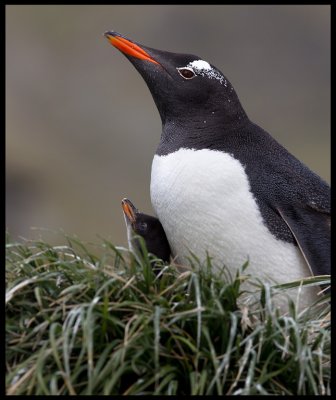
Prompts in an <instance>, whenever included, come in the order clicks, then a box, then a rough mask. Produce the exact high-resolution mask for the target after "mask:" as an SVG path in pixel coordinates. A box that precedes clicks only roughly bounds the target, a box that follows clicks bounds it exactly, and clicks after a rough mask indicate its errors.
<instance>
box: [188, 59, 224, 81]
mask: <svg viewBox="0 0 336 400" xmlns="http://www.w3.org/2000/svg"><path fill="white" fill-rule="evenodd" d="M187 67H188V68H192V69H193V70H194V71H195V73H196V74H198V75H201V76H206V77H207V78H209V79H217V80H218V81H219V83H220V84H221V85H224V86H227V81H226V79H225V78H224V76H223V75H222V74H221V73H220V72H218V71H216V70H215V69H214V68H212V66H211V65H210V64H209V63H208V62H207V61H204V60H194V61H192V62H190V63H189V64H188V65H187Z"/></svg>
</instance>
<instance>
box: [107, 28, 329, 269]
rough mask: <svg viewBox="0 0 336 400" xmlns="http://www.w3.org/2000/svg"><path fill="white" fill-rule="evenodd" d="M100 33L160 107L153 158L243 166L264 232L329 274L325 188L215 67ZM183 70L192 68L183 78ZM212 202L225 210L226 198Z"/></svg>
mask: <svg viewBox="0 0 336 400" xmlns="http://www.w3.org/2000/svg"><path fill="white" fill-rule="evenodd" d="M105 36H106V37H107V38H108V39H109V40H110V42H111V43H112V44H113V45H114V46H115V47H117V48H118V49H119V50H121V51H122V52H123V54H125V55H126V57H127V58H128V59H129V60H130V61H131V62H132V64H133V65H134V66H135V68H136V69H137V70H138V71H139V73H140V74H141V75H142V77H143V78H144V80H145V81H146V83H147V86H148V88H149V89H150V91H151V94H152V96H153V99H154V101H155V103H156V105H157V108H158V110H159V113H160V116H161V120H162V134H161V140H160V143H159V146H158V149H157V152H156V156H159V157H163V158H164V157H165V156H167V155H170V154H172V153H174V152H176V151H178V150H180V149H192V150H203V149H209V150H213V151H214V152H217V151H221V152H223V153H225V154H228V155H232V157H233V158H234V159H236V160H239V162H240V163H241V165H242V166H243V167H244V171H245V173H246V175H247V176H248V181H249V184H250V188H251V192H252V193H253V197H254V199H255V202H256V204H257V205H258V208H259V210H260V213H261V215H262V218H263V220H264V223H265V225H267V228H268V229H269V231H270V232H271V233H272V234H273V235H274V237H276V238H277V239H279V240H280V241H283V242H287V243H291V244H293V245H295V246H298V247H299V248H300V250H301V252H302V254H303V257H304V259H305V260H306V262H307V264H308V265H309V267H310V269H311V271H312V273H313V274H315V275H320V274H330V270H331V265H330V264H331V263H330V188H329V186H328V184H327V183H326V182H324V181H323V180H322V179H321V178H320V177H319V176H318V175H316V174H315V173H314V172H312V171H311V170H310V169H309V168H308V167H306V166H305V165H304V164H303V163H301V162H300V161H299V160H298V159H297V158H295V157H294V156H293V155H292V154H290V153H289V152H288V151H287V150H286V149H285V148H284V147H283V146H281V145H280V144H279V143H278V142H277V141H275V140H274V139H273V138H272V137H271V136H270V135H269V134H268V133H267V132H266V131H264V130H263V129H262V128H260V127H259V126H257V125H256V124H254V123H253V122H251V121H250V120H249V118H248V117H247V115H246V113H245V111H244V109H243V107H242V106H241V104H240V101H239V99H238V96H237V95H236V93H235V90H234V89H233V87H232V85H231V84H230V82H229V81H228V80H227V78H226V77H225V76H224V75H223V74H222V73H221V72H220V71H219V70H218V69H217V68H216V67H214V66H213V65H211V64H208V63H206V62H204V61H202V60H200V58H199V57H198V56H195V55H189V54H176V53H171V52H166V51H161V50H156V49H152V48H150V47H147V46H143V45H139V44H137V43H135V42H133V41H131V40H129V39H126V38H124V37H123V36H122V35H120V34H118V33H116V32H107V33H106V34H105ZM198 67H199V68H198ZM182 68H184V69H185V70H188V69H190V70H191V71H190V72H189V73H188V72H187V71H186V72H185V75H186V76H182V73H183V71H182ZM192 73H194V75H195V76H192ZM188 75H189V77H188ZM201 77H206V78H207V79H201ZM194 78H197V79H194ZM218 179H220V177H219V178H218ZM197 189H201V188H197ZM194 201H195V202H196V201H197V199H195V200H194ZM216 201H222V202H223V208H225V207H226V204H225V198H217V199H216ZM159 218H161V217H160V216H159ZM161 222H162V220H161ZM223 230H225V226H223ZM168 238H169V239H170V240H171V238H170V237H168Z"/></svg>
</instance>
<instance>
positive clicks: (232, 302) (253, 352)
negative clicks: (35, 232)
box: [6, 237, 331, 395]
mask: <svg viewBox="0 0 336 400" xmlns="http://www.w3.org/2000/svg"><path fill="white" fill-rule="evenodd" d="M64 241H65V242H66V244H65V245H64V246H51V245H48V243H45V242H44V241H43V240H35V241H22V242H20V243H19V242H15V243H14V242H11V241H10V240H8V242H7V258H6V260H7V271H6V284H7V291H6V387H7V394H8V395H50V394H52V395H65V394H72V395H77V394H80V395H93V394H94V395H99V394H101V395H111V394H112V395H113V394H114V395H115V394H125V395H134V394H155V395H170V394H172V395H173V394H178V395H188V394H194V395H214V394H219V395H221V394H224V395H263V394H271V395H308V394H313V395H329V394H330V379H331V375H330V317H329V316H330V305H329V300H330V297H329V295H326V296H324V297H322V298H321V299H320V300H319V301H318V302H317V304H315V305H313V306H312V307H310V308H309V309H306V310H303V311H302V312H298V310H296V307H295V304H294V303H293V301H292V300H290V299H289V300H288V301H289V302H290V304H289V312H288V313H287V314H285V315H280V313H279V310H277V308H276V307H275V306H274V303H273V296H274V292H275V291H277V290H280V289H282V290H286V289H287V288H288V287H291V286H293V285H296V284H295V283H294V284H289V285H287V286H286V285H285V286H284V287H282V288H280V289H279V288H278V289H276V288H273V287H269V286H263V287H261V296H260V301H259V303H258V304H257V307H253V310H252V309H250V308H247V307H243V306H239V305H238V304H239V299H240V297H241V296H242V295H243V293H242V292H243V291H242V289H241V282H242V281H243V280H245V279H249V280H251V281H253V279H252V278H251V277H248V275H247V273H248V266H247V267H246V265H245V266H244V267H243V268H242V269H241V271H240V272H239V273H238V274H237V275H236V276H233V277H231V276H230V274H229V273H228V271H226V270H225V269H224V270H223V274H222V276H218V275H217V276H216V275H214V274H213V273H212V268H211V260H210V258H209V259H208V260H207V263H206V265H203V266H201V267H202V268H200V269H201V270H200V271H199V272H198V269H199V267H200V265H197V260H195V259H194V260H193V263H194V268H191V269H190V271H186V272H183V273H179V272H177V270H176V268H175V267H174V266H162V268H161V270H160V272H159V273H158V272H156V273H154V272H153V270H152V267H151V261H152V259H151V256H150V255H148V254H147V253H145V256H144V259H143V260H142V262H141V263H140V264H139V263H137V262H136V261H135V260H134V258H133V257H130V255H129V254H128V252H127V251H126V250H125V249H122V248H117V247H115V246H113V245H112V244H111V243H110V242H108V241H105V240H103V241H102V243H101V244H100V245H99V246H100V247H102V248H103V252H102V255H100V256H99V257H98V256H96V255H95V251H94V250H92V249H91V248H90V246H89V245H87V244H83V243H82V242H80V241H79V240H78V239H76V238H70V237H65V239H64ZM158 263H159V261H158ZM305 283H306V284H310V285H317V284H328V283H329V277H316V278H314V279H311V280H307V282H305ZM256 285H260V284H259V283H258V282H256Z"/></svg>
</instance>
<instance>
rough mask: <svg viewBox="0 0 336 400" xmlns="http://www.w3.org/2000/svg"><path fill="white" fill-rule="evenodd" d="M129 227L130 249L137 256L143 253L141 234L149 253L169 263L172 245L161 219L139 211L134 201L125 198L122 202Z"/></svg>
mask: <svg viewBox="0 0 336 400" xmlns="http://www.w3.org/2000/svg"><path fill="white" fill-rule="evenodd" d="M121 206H122V210H123V213H124V219H125V224H126V229H127V240H128V247H129V249H130V250H131V251H132V252H133V253H134V254H135V255H136V256H137V255H139V254H141V253H142V247H141V244H140V242H139V236H141V237H142V238H143V239H144V242H145V244H146V247H147V250H148V252H149V253H151V254H153V255H155V256H156V257H158V258H159V259H161V260H163V261H164V262H166V263H169V258H170V247H169V243H168V240H167V237H166V234H165V231H164V230H163V227H162V225H161V223H160V221H159V220H158V219H157V218H155V217H152V216H151V215H146V214H143V213H141V212H139V211H138V210H137V209H136V208H135V206H134V205H133V203H132V202H131V201H130V200H129V199H127V198H124V199H123V200H122V202H121Z"/></svg>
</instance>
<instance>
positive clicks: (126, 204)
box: [121, 198, 136, 224]
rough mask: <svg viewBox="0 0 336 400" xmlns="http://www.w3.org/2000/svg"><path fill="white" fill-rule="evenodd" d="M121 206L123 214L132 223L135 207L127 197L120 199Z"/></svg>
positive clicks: (134, 217)
mask: <svg viewBox="0 0 336 400" xmlns="http://www.w3.org/2000/svg"><path fill="white" fill-rule="evenodd" d="M121 207H122V209H123V212H124V214H125V215H126V217H127V218H128V219H129V221H130V222H131V223H132V224H133V223H134V222H135V220H136V216H135V210H134V209H135V207H134V206H133V204H132V203H131V202H130V201H129V200H128V199H126V198H125V199H123V200H122V201H121Z"/></svg>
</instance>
